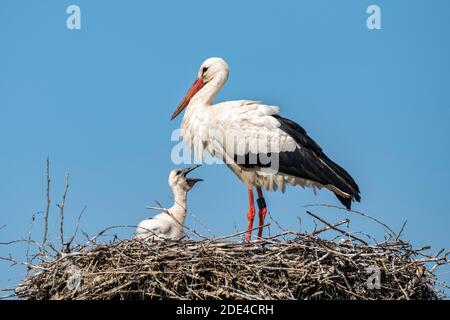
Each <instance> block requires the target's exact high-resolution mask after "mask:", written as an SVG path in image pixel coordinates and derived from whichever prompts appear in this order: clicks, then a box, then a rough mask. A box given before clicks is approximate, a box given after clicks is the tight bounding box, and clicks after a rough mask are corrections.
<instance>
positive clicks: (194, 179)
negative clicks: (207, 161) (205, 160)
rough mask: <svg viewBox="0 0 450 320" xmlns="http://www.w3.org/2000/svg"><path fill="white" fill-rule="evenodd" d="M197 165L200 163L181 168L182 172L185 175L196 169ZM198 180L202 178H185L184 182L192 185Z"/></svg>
mask: <svg viewBox="0 0 450 320" xmlns="http://www.w3.org/2000/svg"><path fill="white" fill-rule="evenodd" d="M198 167H200V165H195V166H193V167H189V168H186V169H183V170H182V174H183V175H184V176H185V177H186V176H187V174H188V173H189V172H191V171H193V170H195V169H197V168H198ZM199 181H203V179H197V178H186V182H187V183H188V185H189V186H190V187H193V186H194V185H195V184H196V183H197V182H199Z"/></svg>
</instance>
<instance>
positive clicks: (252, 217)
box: [246, 188, 255, 241]
mask: <svg viewBox="0 0 450 320" xmlns="http://www.w3.org/2000/svg"><path fill="white" fill-rule="evenodd" d="M247 219H248V226H247V235H246V239H247V241H250V238H251V236H252V229H253V220H255V200H254V198H253V188H252V189H248V212H247Z"/></svg>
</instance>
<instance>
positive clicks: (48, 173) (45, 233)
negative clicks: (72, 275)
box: [41, 157, 51, 252]
mask: <svg viewBox="0 0 450 320" xmlns="http://www.w3.org/2000/svg"><path fill="white" fill-rule="evenodd" d="M46 163H47V166H46V169H47V170H46V172H47V207H46V209H45V228H44V240H43V241H42V249H41V251H42V252H43V251H44V248H45V245H46V244H47V240H48V216H49V214H50V203H51V200H50V160H49V158H48V157H47V161H46Z"/></svg>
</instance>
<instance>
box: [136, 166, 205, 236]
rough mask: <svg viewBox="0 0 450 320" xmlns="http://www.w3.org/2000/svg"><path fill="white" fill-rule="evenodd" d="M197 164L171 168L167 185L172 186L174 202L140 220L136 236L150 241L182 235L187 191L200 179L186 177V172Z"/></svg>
mask: <svg viewBox="0 0 450 320" xmlns="http://www.w3.org/2000/svg"><path fill="white" fill-rule="evenodd" d="M197 167H198V166H195V167H191V168H188V169H176V170H172V171H171V172H170V175H169V185H170V186H171V187H172V192H173V196H174V204H173V206H172V207H171V208H169V209H161V211H162V212H161V213H160V214H158V215H156V216H154V217H152V218H150V219H145V220H143V221H141V222H140V223H139V225H138V227H137V229H136V238H138V239H145V240H150V241H155V240H180V239H181V238H183V237H184V230H183V228H184V221H185V219H186V213H187V193H188V192H189V190H191V188H192V187H193V186H194V184H195V183H197V182H198V181H201V179H192V178H187V174H188V173H189V172H191V171H192V170H194V169H195V168H197Z"/></svg>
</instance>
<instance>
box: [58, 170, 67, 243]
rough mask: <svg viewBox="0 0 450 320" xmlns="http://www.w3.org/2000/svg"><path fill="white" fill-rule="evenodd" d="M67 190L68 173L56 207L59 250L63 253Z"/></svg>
mask: <svg viewBox="0 0 450 320" xmlns="http://www.w3.org/2000/svg"><path fill="white" fill-rule="evenodd" d="M68 190H69V173H66V184H65V188H64V194H63V196H62V199H61V204H57V205H56V206H57V207H58V208H59V217H60V220H61V221H60V225H59V235H60V238H61V250H63V251H64V206H65V204H66V197H67V191H68Z"/></svg>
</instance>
